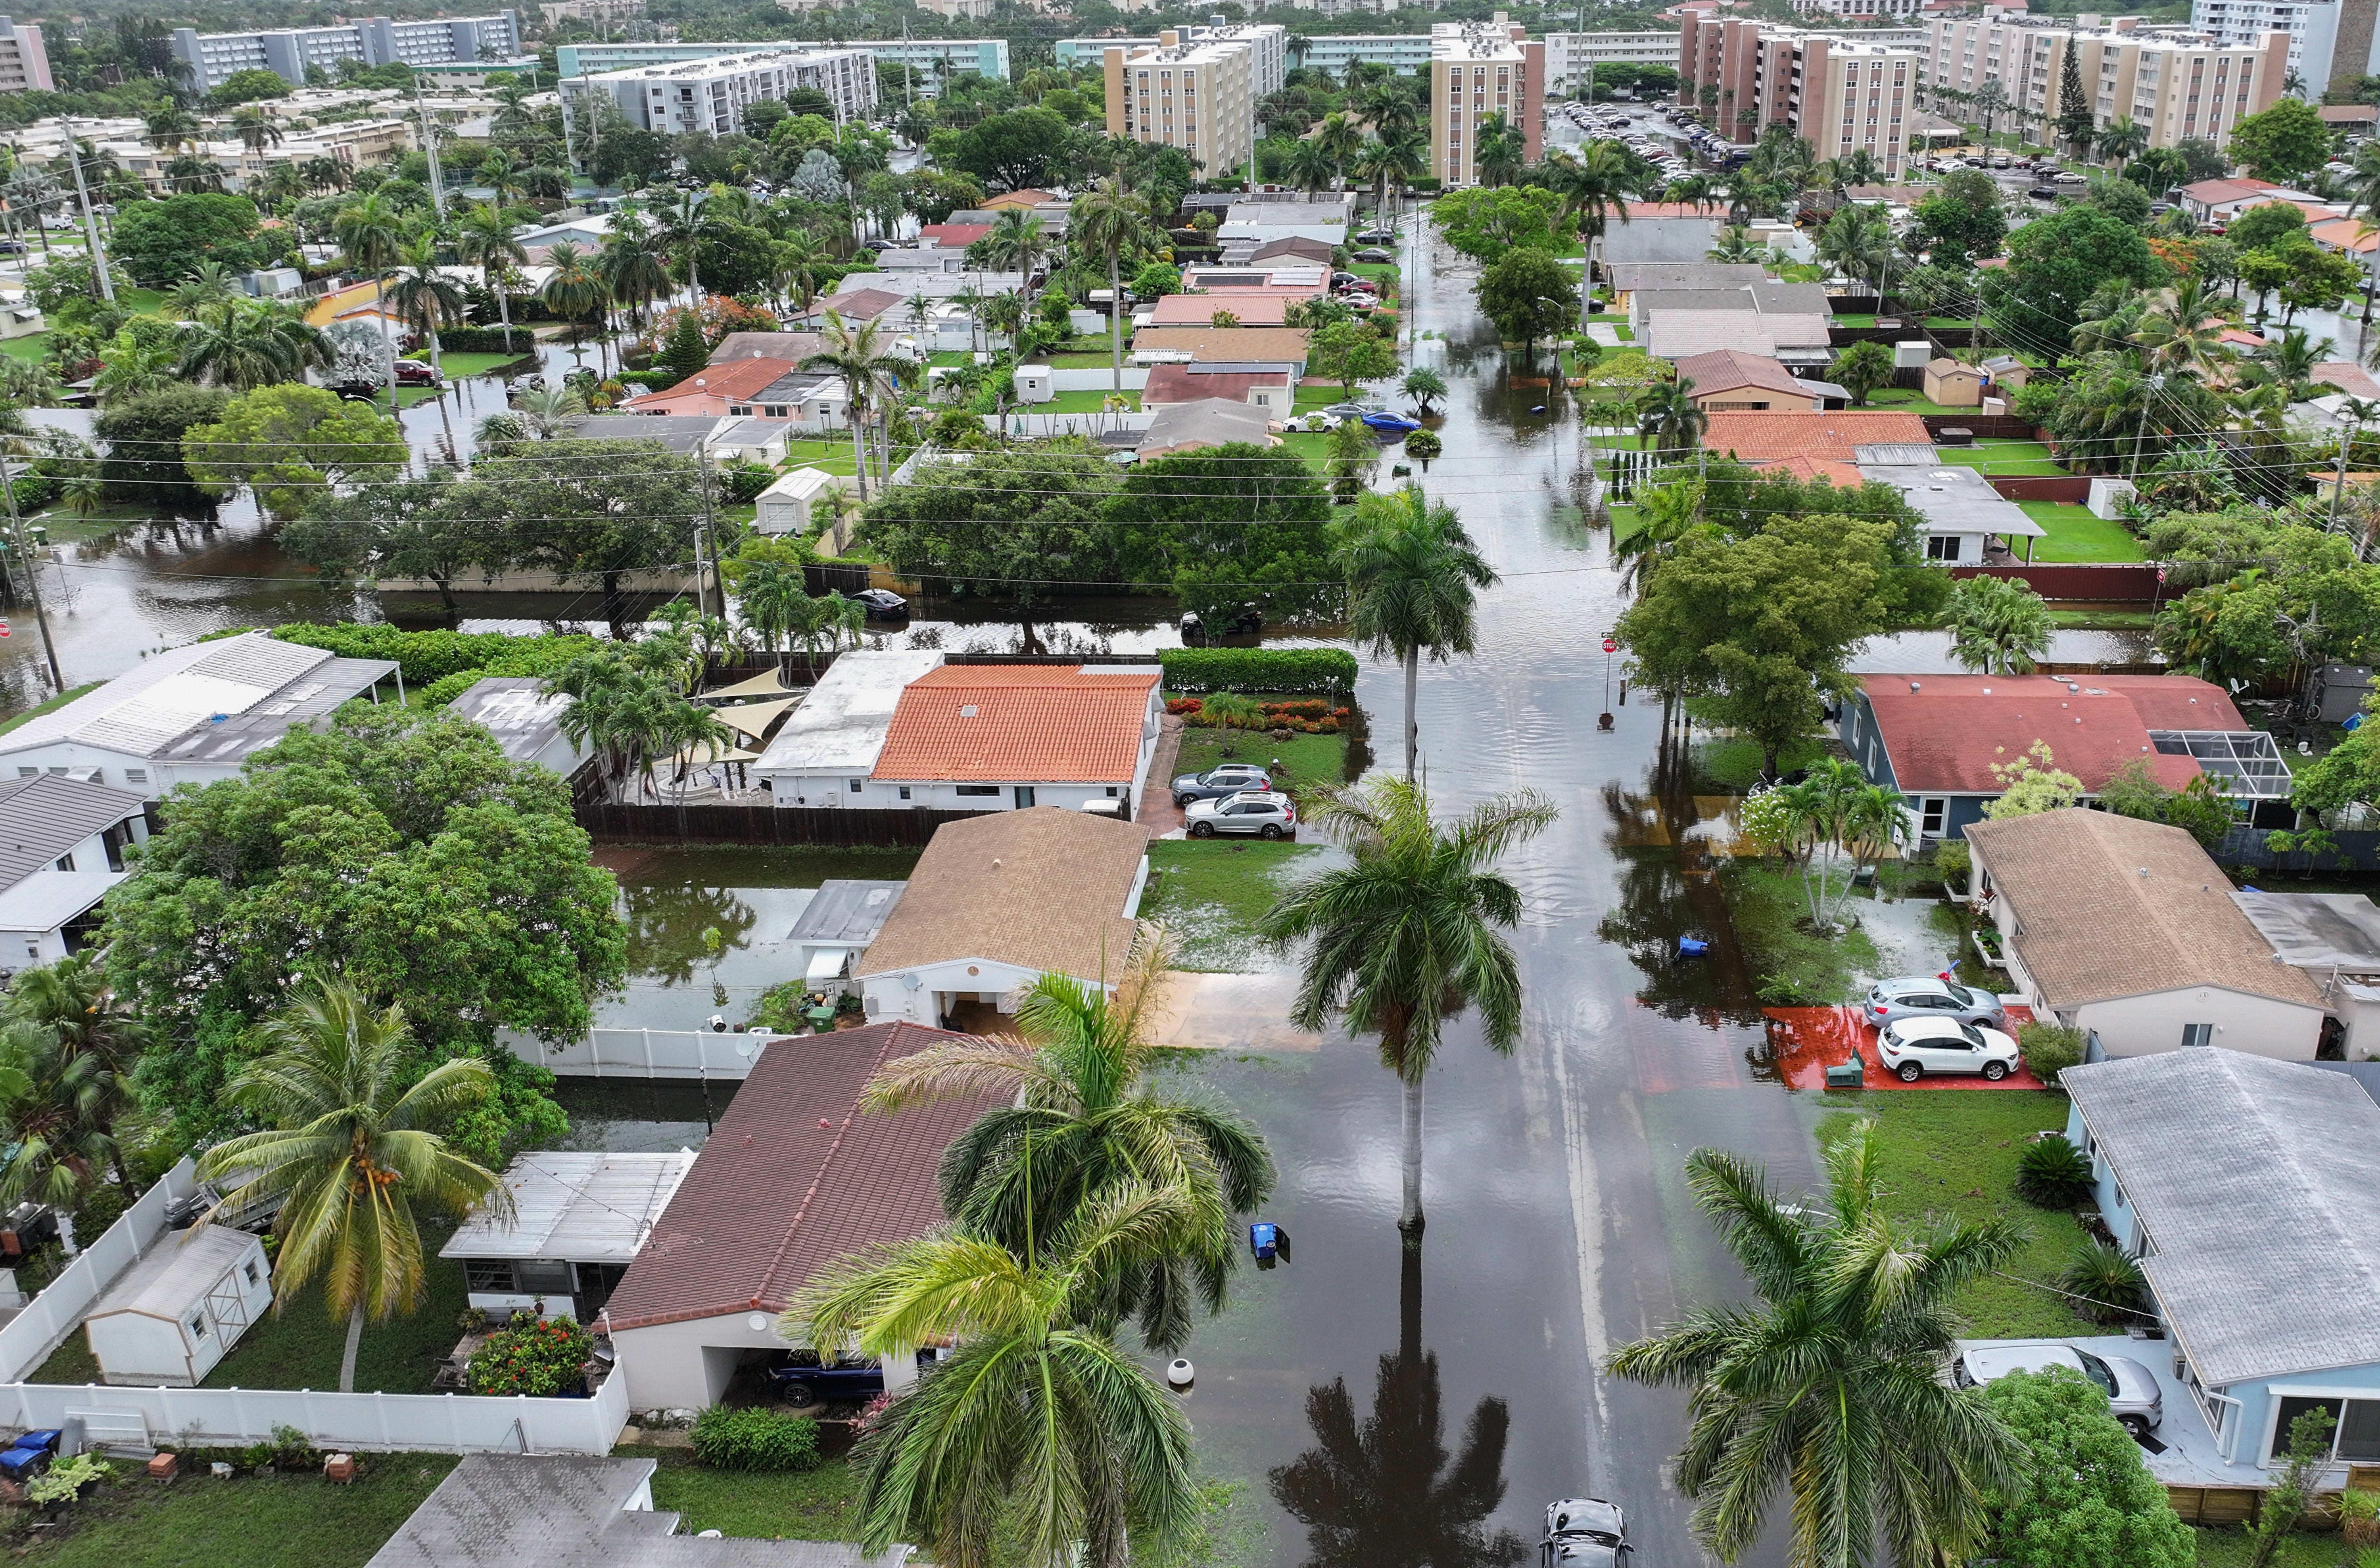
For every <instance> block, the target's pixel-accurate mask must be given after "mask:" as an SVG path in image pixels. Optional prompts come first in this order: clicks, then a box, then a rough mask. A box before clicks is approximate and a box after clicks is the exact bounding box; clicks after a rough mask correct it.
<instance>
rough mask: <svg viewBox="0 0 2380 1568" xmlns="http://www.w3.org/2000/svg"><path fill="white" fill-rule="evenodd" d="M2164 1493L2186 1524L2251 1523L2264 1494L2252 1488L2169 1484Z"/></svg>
mask: <svg viewBox="0 0 2380 1568" xmlns="http://www.w3.org/2000/svg"><path fill="white" fill-rule="evenodd" d="M2165 1494H2166V1500H2167V1501H2168V1502H2171V1503H2172V1504H2173V1511H2174V1512H2175V1513H2176V1514H2180V1515H2181V1519H2182V1523H2184V1524H2186V1525H2245V1524H2249V1523H2252V1522H2253V1520H2254V1519H2255V1517H2256V1515H2257V1514H2258V1513H2259V1512H2260V1510H2259V1509H2258V1507H2257V1504H2258V1503H2259V1502H2261V1501H2262V1500H2263V1498H2264V1495H2265V1494H2264V1493H2263V1492H2262V1491H2260V1490H2256V1489H2255V1488H2253V1487H2168V1488H2166V1489H2165Z"/></svg>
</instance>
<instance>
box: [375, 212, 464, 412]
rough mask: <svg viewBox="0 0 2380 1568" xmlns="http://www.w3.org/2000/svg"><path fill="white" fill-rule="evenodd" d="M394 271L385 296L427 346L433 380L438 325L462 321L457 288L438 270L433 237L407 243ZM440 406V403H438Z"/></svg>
mask: <svg viewBox="0 0 2380 1568" xmlns="http://www.w3.org/2000/svg"><path fill="white" fill-rule="evenodd" d="M397 259H398V263H399V265H398V268H397V271H396V282H395V286H394V287H392V288H391V289H390V290H389V291H388V293H389V302H390V303H391V304H393V305H395V307H396V311H397V314H398V315H399V316H402V317H403V318H404V319H405V324H406V325H407V326H408V327H411V328H412V329H413V330H414V331H415V332H419V333H420V334H421V335H422V336H423V337H424V338H426V339H428V340H429V343H430V373H431V375H432V376H437V375H438V374H439V371H440V366H439V363H438V323H439V322H441V321H457V320H462V318H463V311H464V308H465V304H466V302H465V300H464V297H463V290H462V287H461V285H460V284H458V283H455V280H454V279H452V278H450V277H448V276H447V275H446V274H445V273H444V272H443V271H439V270H438V241H437V238H436V237H435V236H434V235H419V236H418V237H417V238H414V239H412V240H408V241H407V243H406V246H405V248H404V249H403V250H401V251H399V252H398V253H397ZM441 402H442V404H443V399H442V400H441Z"/></svg>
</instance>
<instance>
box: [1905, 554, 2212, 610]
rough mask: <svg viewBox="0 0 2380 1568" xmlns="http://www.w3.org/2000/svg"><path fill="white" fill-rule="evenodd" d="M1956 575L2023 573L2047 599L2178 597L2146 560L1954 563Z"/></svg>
mask: <svg viewBox="0 0 2380 1568" xmlns="http://www.w3.org/2000/svg"><path fill="white" fill-rule="evenodd" d="M1950 575H1951V576H1953V577H2022V578H2023V579H2024V580H2025V581H2026V582H2027V583H2028V584H2030V585H2032V587H2033V591H2034V593H2036V594H2039V595H2040V596H2041V597H2043V598H2046V599H2071V600H2076V601H2079V602H2083V603H2087V604H2155V603H2156V602H2157V601H2158V600H2160V599H2167V598H2178V597H2180V594H2179V593H2168V592H2166V591H2165V585H2163V584H2161V583H2159V582H2158V581H2157V569H2156V568H2155V566H2152V565H2147V564H2144V563H2132V562H2119V563H2110V564H2107V565H2101V566H2093V565H2087V564H2063V565H2056V566H2051V565H2045V564H2042V563H2039V562H2035V563H2034V564H2033V565H2031V566H1953V567H1952V568H1950Z"/></svg>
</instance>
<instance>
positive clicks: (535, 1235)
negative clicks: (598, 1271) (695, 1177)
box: [438, 1149, 694, 1263]
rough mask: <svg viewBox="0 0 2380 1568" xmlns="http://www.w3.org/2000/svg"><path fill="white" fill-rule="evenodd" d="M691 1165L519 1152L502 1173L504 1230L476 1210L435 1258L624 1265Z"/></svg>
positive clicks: (687, 1157)
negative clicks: (508, 1200) (509, 1206)
mask: <svg viewBox="0 0 2380 1568" xmlns="http://www.w3.org/2000/svg"><path fill="white" fill-rule="evenodd" d="M693 1167H694V1152H693V1151H692V1150H690V1149H681V1150H679V1151H678V1152H676V1153H674V1154H606V1153H595V1152H589V1153H571V1152H562V1151H555V1150H548V1151H542V1152H537V1153H533V1154H523V1155H522V1156H520V1158H518V1159H516V1160H515V1161H514V1162H513V1163H512V1164H509V1165H507V1166H505V1167H504V1187H505V1188H506V1189H507V1190H508V1191H510V1192H511V1193H512V1196H513V1221H512V1224H509V1225H506V1224H500V1223H499V1222H498V1221H497V1220H496V1219H495V1218H494V1217H493V1216H492V1215H491V1214H490V1213H489V1212H488V1210H487V1209H486V1207H485V1206H481V1207H480V1208H476V1209H474V1210H472V1211H471V1213H470V1216H469V1217H468V1219H466V1220H465V1221H464V1222H463V1223H462V1224H460V1225H457V1226H456V1227H455V1235H454V1237H453V1238H452V1239H451V1240H449V1241H448V1242H447V1243H446V1245H445V1246H443V1247H442V1248H439V1249H438V1256H440V1257H441V1258H511V1259H532V1260H534V1259H542V1260H547V1261H551V1262H557V1263H627V1262H631V1261H633V1260H635V1259H636V1256H637V1248H638V1247H640V1246H642V1245H643V1244H644V1239H645V1237H646V1236H648V1235H649V1234H650V1232H651V1230H652V1227H653V1222H654V1221H656V1220H658V1219H660V1218H661V1214H662V1210H663V1209H666V1208H668V1207H669V1200H671V1199H672V1198H673V1197H674V1196H676V1194H677V1184H678V1183H679V1182H681V1181H684V1180H685V1179H686V1172H687V1171H689V1170H691V1169H692V1168H693Z"/></svg>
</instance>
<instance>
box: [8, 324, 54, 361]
mask: <svg viewBox="0 0 2380 1568" xmlns="http://www.w3.org/2000/svg"><path fill="white" fill-rule="evenodd" d="M0 354H5V355H6V356H8V357H9V358H11V359H22V360H25V361H26V362H28V363H29V364H34V365H38V364H40V363H41V362H42V360H44V359H46V358H48V357H49V355H50V334H49V333H47V332H31V333H29V334H27V335H26V336H24V337H21V338H10V339H8V340H7V341H6V342H5V343H0Z"/></svg>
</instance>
